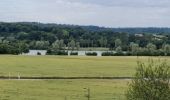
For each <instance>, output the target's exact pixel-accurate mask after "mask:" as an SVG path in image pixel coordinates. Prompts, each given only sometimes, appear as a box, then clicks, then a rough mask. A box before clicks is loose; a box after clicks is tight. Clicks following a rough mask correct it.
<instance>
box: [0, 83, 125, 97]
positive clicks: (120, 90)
mask: <svg viewBox="0 0 170 100" xmlns="http://www.w3.org/2000/svg"><path fill="white" fill-rule="evenodd" d="M127 82H128V81H123V80H1V81H0V100H87V94H88V92H87V89H88V88H89V89H90V100H124V99H125V96H124V93H125V90H126V88H127Z"/></svg>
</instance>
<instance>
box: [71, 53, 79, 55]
mask: <svg viewBox="0 0 170 100" xmlns="http://www.w3.org/2000/svg"><path fill="white" fill-rule="evenodd" d="M70 55H78V52H71V53H70Z"/></svg>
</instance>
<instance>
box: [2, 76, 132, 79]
mask: <svg viewBox="0 0 170 100" xmlns="http://www.w3.org/2000/svg"><path fill="white" fill-rule="evenodd" d="M0 79H37V80H38V79H41V80H46V79H51V80H55V79H133V77H15V76H12V77H8V76H0Z"/></svg>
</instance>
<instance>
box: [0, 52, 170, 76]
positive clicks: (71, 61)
mask: <svg viewBox="0 0 170 100" xmlns="http://www.w3.org/2000/svg"><path fill="white" fill-rule="evenodd" d="M138 59H140V60H142V61H144V62H145V61H147V60H148V57H140V58H137V57H77V56H73V57H68V56H11V55H3V56H2V55H1V56H0V76H9V75H10V76H17V75H18V74H19V75H20V76H60V77H62V76H63V77H64V76H71V77H74V76H77V77H83V76H93V77H95V76H97V77H99V76H108V77H112V76H113V77H114V76H116V77H123V76H125V77H126V76H132V75H133V74H134V72H135V68H136V66H137V64H136V61H137V60H138ZM155 59H157V58H155ZM166 59H167V60H168V62H169V61H170V58H169V57H167V58H166Z"/></svg>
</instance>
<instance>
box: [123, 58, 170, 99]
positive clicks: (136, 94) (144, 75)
mask: <svg viewBox="0 0 170 100" xmlns="http://www.w3.org/2000/svg"><path fill="white" fill-rule="evenodd" d="M169 72H170V67H169V66H168V65H167V63H166V61H158V63H157V64H156V62H154V61H153V60H150V61H149V64H148V65H146V64H144V63H141V62H138V67H137V69H136V74H135V78H134V79H133V80H132V82H131V83H130V84H129V88H128V91H127V94H126V97H127V100H170V95H169V94H170V85H169V84H170V82H169V81H170V77H169Z"/></svg>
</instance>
